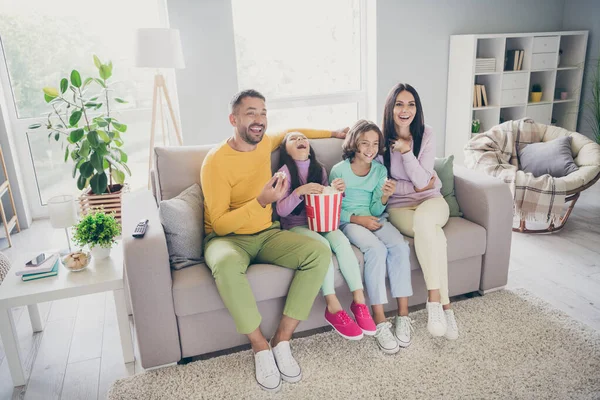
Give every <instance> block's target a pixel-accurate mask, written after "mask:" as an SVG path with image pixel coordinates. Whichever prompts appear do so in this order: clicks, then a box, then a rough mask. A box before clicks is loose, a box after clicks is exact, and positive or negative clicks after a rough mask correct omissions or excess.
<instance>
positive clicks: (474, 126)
mask: <svg viewBox="0 0 600 400" xmlns="http://www.w3.org/2000/svg"><path fill="white" fill-rule="evenodd" d="M480 129H481V122H480V121H479V120H478V119H474V120H473V121H471V133H479V130H480Z"/></svg>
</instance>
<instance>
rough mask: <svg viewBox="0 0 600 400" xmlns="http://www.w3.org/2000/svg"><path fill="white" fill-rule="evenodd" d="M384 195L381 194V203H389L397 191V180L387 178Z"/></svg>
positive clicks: (383, 189)
mask: <svg viewBox="0 0 600 400" xmlns="http://www.w3.org/2000/svg"><path fill="white" fill-rule="evenodd" d="M382 191H383V195H382V196H381V204H387V202H388V200H389V199H390V196H391V195H393V194H394V192H395V191H396V181H395V180H393V179H386V180H385V183H384V184H383V188H382Z"/></svg>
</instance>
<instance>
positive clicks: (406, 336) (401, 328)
mask: <svg viewBox="0 0 600 400" xmlns="http://www.w3.org/2000/svg"><path fill="white" fill-rule="evenodd" d="M414 330H415V329H414V328H413V326H412V320H411V319H410V318H409V317H399V316H397V317H396V329H395V330H394V336H396V340H397V341H398V344H399V345H400V347H408V346H410V344H411V343H412V342H411V340H410V332H411V331H413V332H414Z"/></svg>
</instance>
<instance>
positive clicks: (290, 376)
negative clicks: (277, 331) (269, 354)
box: [273, 341, 302, 383]
mask: <svg viewBox="0 0 600 400" xmlns="http://www.w3.org/2000/svg"><path fill="white" fill-rule="evenodd" d="M273 356H274V357H275V362H276V363H277V368H279V372H280V373H281V379H283V380H284V381H286V382H288V383H296V382H300V380H301V379H302V369H300V365H298V362H297V361H296V359H295V358H294V356H293V355H292V349H291V348H290V342H288V341H282V342H279V343H278V344H277V346H275V347H273Z"/></svg>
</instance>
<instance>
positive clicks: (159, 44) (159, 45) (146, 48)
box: [135, 28, 185, 68]
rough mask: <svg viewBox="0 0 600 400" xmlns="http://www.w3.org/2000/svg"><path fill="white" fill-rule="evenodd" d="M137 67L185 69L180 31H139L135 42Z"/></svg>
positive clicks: (154, 29)
mask: <svg viewBox="0 0 600 400" xmlns="http://www.w3.org/2000/svg"><path fill="white" fill-rule="evenodd" d="M135 66H136V67H147V68H185V62H184V61H183V50H182V48H181V38H180V37H179V30H178V29H170V28H142V29H138V30H137V33H136V40H135Z"/></svg>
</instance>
